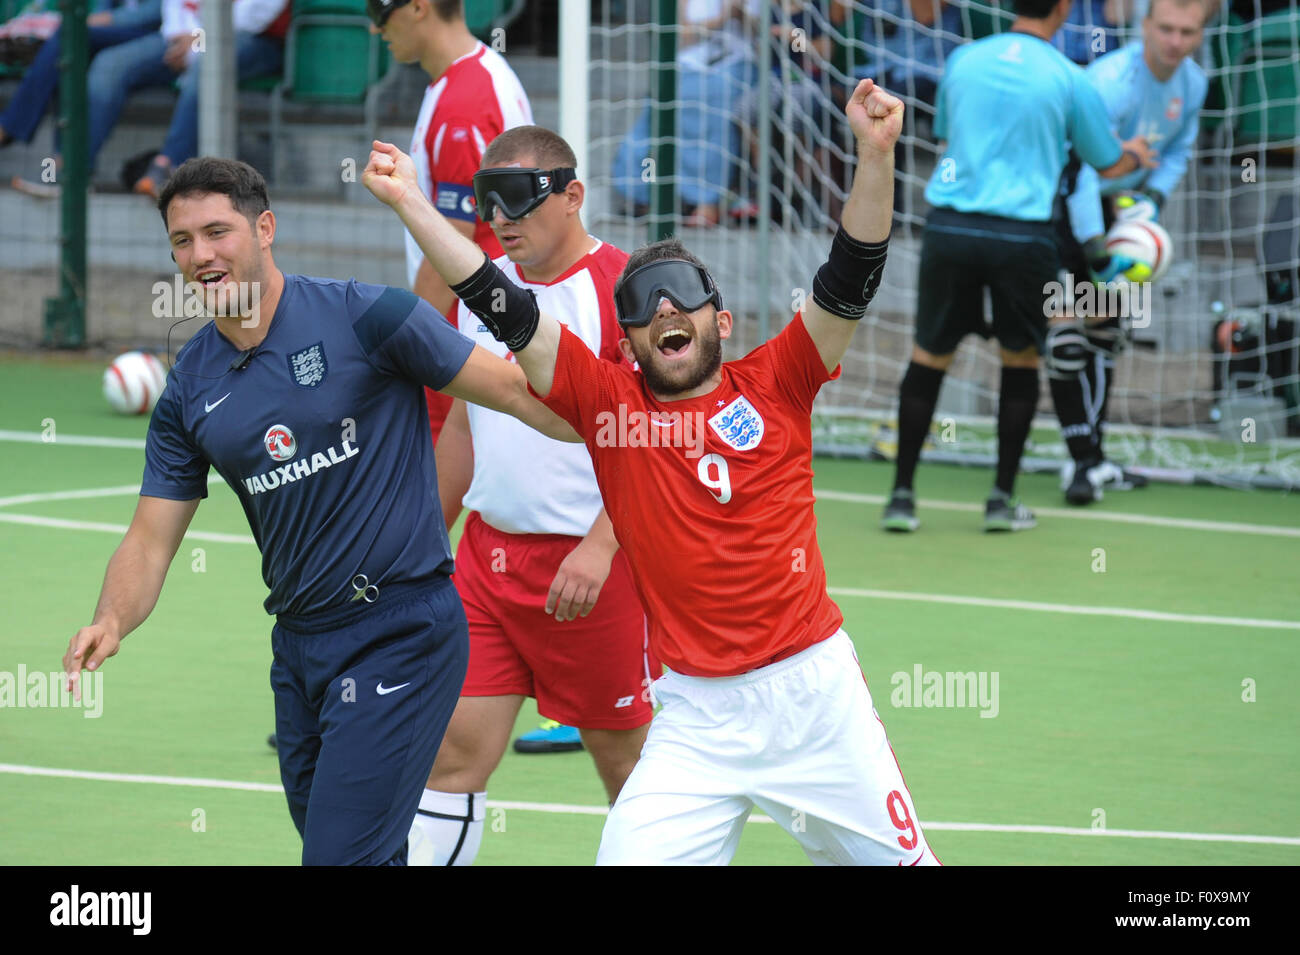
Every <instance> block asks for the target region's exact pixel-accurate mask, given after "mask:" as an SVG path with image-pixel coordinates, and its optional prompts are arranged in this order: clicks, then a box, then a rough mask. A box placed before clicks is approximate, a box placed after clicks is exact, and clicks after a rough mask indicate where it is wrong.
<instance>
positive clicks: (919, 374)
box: [894, 362, 944, 489]
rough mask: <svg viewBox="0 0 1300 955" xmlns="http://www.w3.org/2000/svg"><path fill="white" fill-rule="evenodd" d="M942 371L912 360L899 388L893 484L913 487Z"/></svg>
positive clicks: (937, 401)
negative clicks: (917, 463) (896, 457)
mask: <svg viewBox="0 0 1300 955" xmlns="http://www.w3.org/2000/svg"><path fill="white" fill-rule="evenodd" d="M943 375H944V373H943V372H942V371H940V370H939V369H938V368H927V367H926V366H925V365H918V364H917V363H916V362H911V363H909V364H908V366H907V372H906V374H904V375H903V383H902V384H901V385H899V387H898V460H897V461H895V462H894V487H895V488H900V487H905V488H908V489H910V488H911V487H912V479H913V477H914V475H915V474H916V462H917V461H918V460H919V459H920V457H921V445H922V444H924V443H925V436H926V434H927V433H928V432H929V430H930V421H931V419H933V418H934V406H935V405H936V404H938V403H939V386H940V385H942V384H943Z"/></svg>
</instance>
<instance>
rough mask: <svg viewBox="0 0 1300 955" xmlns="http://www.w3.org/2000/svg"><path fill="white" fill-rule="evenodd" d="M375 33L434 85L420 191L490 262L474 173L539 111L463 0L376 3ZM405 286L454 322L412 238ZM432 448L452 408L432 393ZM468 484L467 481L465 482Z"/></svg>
mask: <svg viewBox="0 0 1300 955" xmlns="http://www.w3.org/2000/svg"><path fill="white" fill-rule="evenodd" d="M370 15H371V18H372V19H374V20H375V21H376V24H377V25H376V26H375V27H373V28H372V29H374V30H375V31H376V32H378V33H379V34H380V35H381V36H382V37H383V38H384V41H385V42H386V43H387V44H388V48H389V50H390V51H391V53H392V55H393V59H395V60H396V61H397V62H398V63H419V64H420V67H421V68H422V69H423V70H424V71H425V72H426V73H428V74H429V76H430V78H431V80H432V81H431V82H430V83H429V87H428V89H426V90H425V91H424V100H423V102H422V103H421V104H420V116H419V118H418V119H417V120H416V122H415V133H414V135H413V136H412V137H411V158H412V159H414V160H415V165H416V169H417V172H418V175H419V181H420V189H421V191H422V192H423V193H424V194H425V195H426V196H428V197H429V200H430V201H431V202H433V203H434V204H435V205H436V206H437V207H438V209H439V211H441V212H442V214H443V215H444V216H446V217H447V218H448V219H449V220H450V221H451V222H452V224H453V225H454V226H455V227H456V231H458V232H459V233H460V234H461V235H464V236H467V237H469V238H471V239H473V240H474V241H475V243H477V245H478V247H479V248H480V249H482V250H483V251H484V252H486V253H487V254H488V255H489V256H490V257H491V258H496V257H497V256H498V255H500V254H501V245H500V244H499V243H498V242H497V240H496V237H495V236H493V234H492V230H491V228H489V226H488V224H487V223H486V222H481V221H479V219H478V217H477V216H476V215H475V213H474V186H473V181H474V173H476V172H478V168H479V163H480V162H481V161H482V159H483V150H485V149H486V148H487V144H488V143H490V142H492V140H494V139H496V137H497V136H498V135H499V134H501V133H502V132H504V131H505V130H507V129H510V128H512V127H514V126H527V125H531V124H532V121H533V111H532V107H531V106H530V105H529V103H528V94H527V93H525V92H524V88H523V86H522V85H521V84H520V82H519V77H517V76H515V73H514V70H512V69H510V65H509V64H508V63H506V61H505V58H504V57H503V56H501V54H500V53H498V52H496V50H493V49H491V48H489V47H486V46H484V45H483V44H482V43H480V42H479V41H478V40H477V39H476V38H475V37H474V35H473V34H472V33H470V32H469V28H468V27H467V26H466V25H465V14H464V8H463V5H462V2H461V0H405V2H404V0H371V3H370ZM406 280H407V283H408V284H409V285H410V286H411V289H412V290H413V291H414V292H415V294H416V295H419V296H420V297H421V298H423V299H424V300H425V301H427V302H428V303H429V304H430V305H432V306H433V307H434V308H436V309H437V310H438V311H440V312H442V314H443V315H450V314H451V309H452V306H453V304H454V303H455V301H456V296H454V295H452V294H451V291H450V290H449V289H448V288H447V283H446V282H444V281H443V280H442V277H441V276H439V275H438V273H437V272H435V271H434V270H433V269H432V268H430V266H429V263H428V262H426V261H425V259H424V253H422V252H421V251H420V247H419V246H418V245H416V244H415V240H414V239H412V238H411V236H410V235H409V234H408V235H407V236H406ZM425 397H426V398H427V400H428V404H429V425H430V428H431V430H432V433H433V443H434V444H437V443H438V434H439V432H440V431H441V430H442V423H443V420H444V419H445V418H446V417H447V411H448V409H449V408H450V407H451V401H450V400H449V399H448V398H447V397H446V396H445V395H442V394H440V393H438V392H436V391H426V392H425ZM462 477H463V478H464V479H465V480H468V473H464V474H462Z"/></svg>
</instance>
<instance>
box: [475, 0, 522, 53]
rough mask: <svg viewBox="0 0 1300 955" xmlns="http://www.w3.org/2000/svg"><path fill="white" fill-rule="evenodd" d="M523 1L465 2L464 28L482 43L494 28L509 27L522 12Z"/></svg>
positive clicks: (476, 0)
mask: <svg viewBox="0 0 1300 955" xmlns="http://www.w3.org/2000/svg"><path fill="white" fill-rule="evenodd" d="M524 3H525V0H465V26H467V27H469V32H470V33H472V34H474V35H475V36H476V37H478V38H479V39H480V40H482V41H483V42H484V43H491V42H492V30H493V28H494V27H505V26H509V25H510V24H511V23H513V22H514V20H515V18H516V17H518V16H519V14H521V13H523V11H524Z"/></svg>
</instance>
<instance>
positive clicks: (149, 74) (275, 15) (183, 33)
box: [13, 0, 291, 198]
mask: <svg viewBox="0 0 1300 955" xmlns="http://www.w3.org/2000/svg"><path fill="white" fill-rule="evenodd" d="M232 2H233V6H232V7H231V16H232V20H233V25H234V28H235V73H236V75H237V76H238V78H239V79H241V80H244V79H250V78H252V77H255V76H263V75H265V74H268V73H275V72H278V71H279V69H280V67H281V63H282V62H283V56H284V43H283V41H284V35H285V33H287V32H288V29H289V18H290V12H291V9H290V3H289V0H232ZM201 29H202V25H201V23H200V20H199V3H198V0H163V5H162V27H161V28H160V29H159V30H157V31H155V32H153V33H149V34H146V35H144V36H139V37H136V38H135V39H134V40H130V41H127V42H125V43H120V44H118V45H116V46H112V47H109V48H107V49H105V50H103V51H102V52H101V53H99V54H98V55H97V56H96V57H95V58H94V60H92V61H91V64H90V70H89V72H88V73H87V76H86V87H87V92H88V96H89V103H88V106H89V110H88V111H89V116H90V129H89V138H90V156H89V165H90V169H91V171H93V170H94V168H95V160H96V158H97V157H98V156H99V150H100V149H101V148H102V147H103V145H104V143H105V142H106V141H107V139H108V136H109V133H111V132H112V131H113V126H114V125H115V124H116V123H117V119H118V117H119V116H120V115H121V112H122V107H123V106H125V105H126V100H127V97H128V96H129V95H130V94H131V93H133V92H135V91H136V90H139V89H145V88H148V87H152V86H170V85H171V84H172V83H176V84H177V86H178V87H179V91H180V98H179V99H178V100H177V101H176V107H175V109H174V110H173V111H172V121H171V125H170V127H169V129H168V130H167V138H166V140H165V141H164V142H163V146H162V149H161V150H160V151H159V153H158V155H157V156H156V157H154V160H153V162H152V163H150V164H149V167H148V169H147V170H146V172H145V174H144V175H143V176H142V177H141V178H140V180H139V181H138V182H137V183H136V184H135V191H136V192H138V193H141V194H142V195H146V196H149V197H150V198H157V196H158V194H159V191H160V190H161V189H162V185H163V183H165V182H166V181H167V179H168V178H169V177H170V176H171V171H172V169H173V168H174V167H175V166H178V165H180V164H181V163H183V162H184V161H185V160H187V159H189V158H191V157H192V156H194V155H196V154H197V153H198V139H199V107H198V99H199V70H198V63H197V61H198V57H199V54H200V53H201V52H202V49H201V48H202V44H201V43H200V42H198V41H199V38H200V37H201V36H202V33H201V32H200V31H201ZM13 185H14V187H15V188H17V189H21V190H22V191H24V192H28V193H30V194H32V195H39V196H41V197H48V198H52V197H54V196H57V195H58V189H57V187H53V188H51V187H50V186H48V185H45V184H44V183H31V182H27V181H26V180H21V179H15V180H14V183H13Z"/></svg>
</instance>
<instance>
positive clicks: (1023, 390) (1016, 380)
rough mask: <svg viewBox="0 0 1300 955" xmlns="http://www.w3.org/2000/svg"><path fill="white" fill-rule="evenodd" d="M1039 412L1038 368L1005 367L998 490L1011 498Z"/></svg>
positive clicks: (999, 436) (999, 409)
mask: <svg viewBox="0 0 1300 955" xmlns="http://www.w3.org/2000/svg"><path fill="white" fill-rule="evenodd" d="M1037 409H1038V369H1037V368H1008V367H1006V366H1005V365H1004V366H1003V367H1002V394H1001V396H1000V397H999V399H998V477H997V481H996V482H995V483H996V486H997V488H998V490H1000V491H1002V492H1003V493H1005V494H1007V495H1010V494H1011V493H1012V492H1013V491H1014V490H1015V486H1016V472H1018V471H1019V470H1020V457H1021V455H1023V454H1024V453H1025V439H1026V438H1027V437H1029V426H1030V424H1031V423H1033V420H1034V412H1035V411H1036V410H1037Z"/></svg>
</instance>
